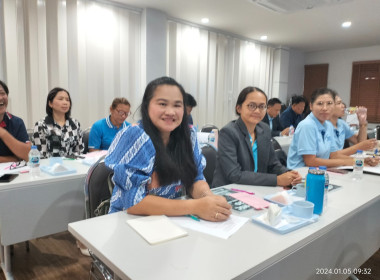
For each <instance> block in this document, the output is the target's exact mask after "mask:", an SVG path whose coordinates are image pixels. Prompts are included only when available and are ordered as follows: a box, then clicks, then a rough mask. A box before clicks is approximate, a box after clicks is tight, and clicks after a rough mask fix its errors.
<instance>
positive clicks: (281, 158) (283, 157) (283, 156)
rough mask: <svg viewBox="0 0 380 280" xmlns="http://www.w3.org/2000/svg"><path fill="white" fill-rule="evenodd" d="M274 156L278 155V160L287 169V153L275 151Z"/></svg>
mask: <svg viewBox="0 0 380 280" xmlns="http://www.w3.org/2000/svg"><path fill="white" fill-rule="evenodd" d="M274 154H275V155H276V157H277V159H278V160H279V161H280V162H281V164H282V165H283V166H285V167H286V166H287V160H288V157H287V155H286V153H285V152H284V151H283V150H275V151H274Z"/></svg>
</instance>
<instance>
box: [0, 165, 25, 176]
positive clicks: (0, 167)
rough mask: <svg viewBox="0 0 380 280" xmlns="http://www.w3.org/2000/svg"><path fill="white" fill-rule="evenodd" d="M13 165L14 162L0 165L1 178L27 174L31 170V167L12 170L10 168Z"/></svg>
mask: <svg viewBox="0 0 380 280" xmlns="http://www.w3.org/2000/svg"><path fill="white" fill-rule="evenodd" d="M12 163H13V162H4V163H0V176H3V175H4V174H15V173H25V172H29V170H30V167H29V166H27V165H25V166H23V167H20V168H15V169H10V168H9V166H10V165H11V164H12Z"/></svg>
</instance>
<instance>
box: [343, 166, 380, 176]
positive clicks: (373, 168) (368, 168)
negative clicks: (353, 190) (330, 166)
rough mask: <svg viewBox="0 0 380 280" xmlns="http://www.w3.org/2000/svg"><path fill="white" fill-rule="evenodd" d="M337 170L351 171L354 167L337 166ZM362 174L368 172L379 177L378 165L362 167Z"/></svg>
mask: <svg viewBox="0 0 380 280" xmlns="http://www.w3.org/2000/svg"><path fill="white" fill-rule="evenodd" d="M337 169H346V170H353V169H354V167H353V166H351V165H349V166H339V167H337ZM363 170H364V172H369V173H372V174H377V175H380V165H377V166H364V167H363Z"/></svg>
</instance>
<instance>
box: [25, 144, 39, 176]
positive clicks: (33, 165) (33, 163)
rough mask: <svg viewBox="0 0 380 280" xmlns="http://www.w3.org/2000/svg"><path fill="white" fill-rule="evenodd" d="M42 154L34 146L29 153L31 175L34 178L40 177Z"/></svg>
mask: <svg viewBox="0 0 380 280" xmlns="http://www.w3.org/2000/svg"><path fill="white" fill-rule="evenodd" d="M40 158H41V156H40V152H39V151H38V150H37V146H32V148H31V149H30V152H29V162H28V165H29V166H30V173H31V174H32V177H33V178H36V177H39V176H40Z"/></svg>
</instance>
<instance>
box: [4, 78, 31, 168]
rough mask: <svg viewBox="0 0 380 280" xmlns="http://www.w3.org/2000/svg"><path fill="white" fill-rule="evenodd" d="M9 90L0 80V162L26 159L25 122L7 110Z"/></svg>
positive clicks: (27, 149)
mask: <svg viewBox="0 0 380 280" xmlns="http://www.w3.org/2000/svg"><path fill="white" fill-rule="evenodd" d="M8 94H9V90H8V87H7V85H6V84H5V83H4V82H3V81H1V80H0V162H12V161H19V160H21V159H23V160H25V161H28V153H29V151H30V142H29V137H28V133H27V132H26V128H25V124H24V122H23V120H22V119H20V118H19V117H16V116H13V115H11V114H10V113H8V112H7V106H8Z"/></svg>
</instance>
